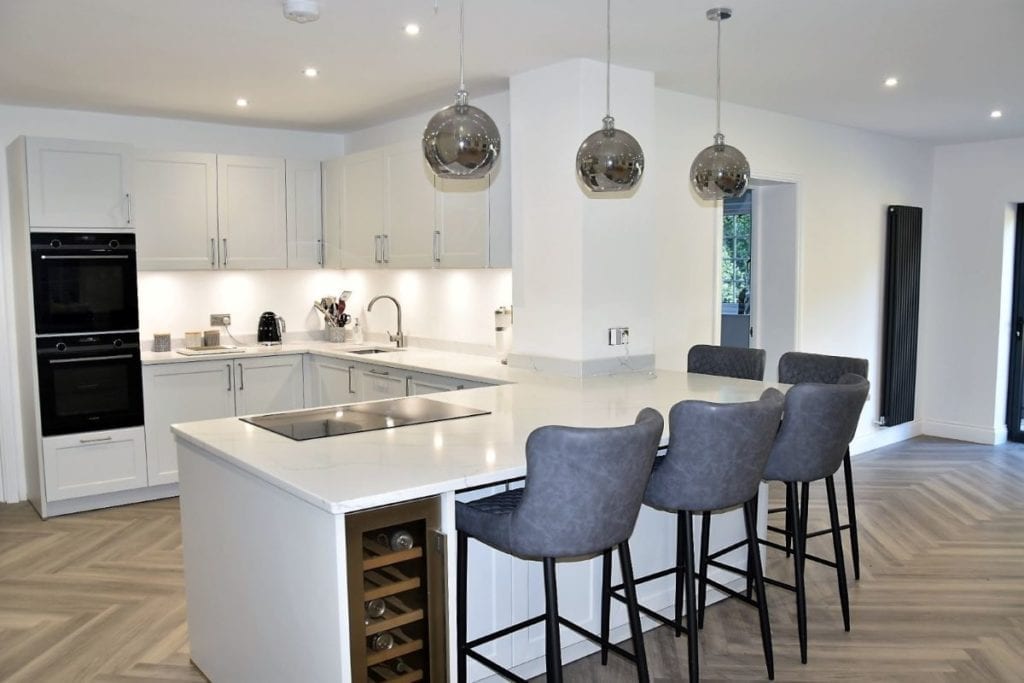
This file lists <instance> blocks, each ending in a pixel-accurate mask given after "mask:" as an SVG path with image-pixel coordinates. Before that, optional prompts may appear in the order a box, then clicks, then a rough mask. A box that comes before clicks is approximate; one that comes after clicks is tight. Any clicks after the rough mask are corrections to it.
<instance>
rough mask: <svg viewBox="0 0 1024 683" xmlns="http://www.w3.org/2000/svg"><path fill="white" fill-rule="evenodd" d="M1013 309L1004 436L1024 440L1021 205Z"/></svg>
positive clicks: (1023, 223) (1023, 228)
mask: <svg viewBox="0 0 1024 683" xmlns="http://www.w3.org/2000/svg"><path fill="white" fill-rule="evenodd" d="M1012 305H1013V310H1012V311H1011V313H1010V320H1011V321H1012V329H1011V331H1010V377H1009V386H1008V387H1007V391H1006V438H1008V439H1009V440H1010V441H1016V442H1018V443H1022V442H1024V412H1022V411H1024V204H1018V205H1017V228H1016V239H1015V240H1014V247H1013V304H1012Z"/></svg>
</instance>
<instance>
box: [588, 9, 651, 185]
mask: <svg viewBox="0 0 1024 683" xmlns="http://www.w3.org/2000/svg"><path fill="white" fill-rule="evenodd" d="M607 33H608V49H607V65H606V69H607V70H606V73H605V116H604V127H602V128H601V129H600V130H597V131H594V132H593V133H591V134H590V135H588V136H587V138H586V139H585V140H584V141H583V144H581V145H580V149H579V151H578V152H576V174H577V175H578V176H579V179H580V181H581V182H582V183H583V184H584V185H585V186H586V187H587V189H588V190H590V191H591V192H628V191H629V190H632V189H633V188H634V187H636V184H637V183H639V182H640V176H641V175H643V172H644V151H643V150H642V149H641V148H640V143H639V142H637V141H636V138H634V137H633V136H632V135H630V134H629V133H627V132H626V131H624V130H616V128H615V119H614V118H612V114H611V97H612V96H611V91H612V0H608V23H607Z"/></svg>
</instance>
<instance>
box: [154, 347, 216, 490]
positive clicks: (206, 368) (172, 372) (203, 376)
mask: <svg viewBox="0 0 1024 683" xmlns="http://www.w3.org/2000/svg"><path fill="white" fill-rule="evenodd" d="M233 377H234V363H233V362H232V361H196V362H185V363H168V364H166V365H146V366H144V367H143V368H142V391H143V401H144V406H145V417H146V457H147V467H148V472H149V475H148V477H149V485H150V486H157V485H158V484H170V483H174V482H176V481H178V449H177V446H176V445H175V443H174V435H173V434H171V425H172V424H175V423H178V422H193V421H196V420H212V419H215V418H219V417H230V416H232V415H234V414H235V391H234V381H233Z"/></svg>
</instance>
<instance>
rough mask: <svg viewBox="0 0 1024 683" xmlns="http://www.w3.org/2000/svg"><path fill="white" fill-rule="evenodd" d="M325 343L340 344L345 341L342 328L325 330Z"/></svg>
mask: <svg viewBox="0 0 1024 683" xmlns="http://www.w3.org/2000/svg"><path fill="white" fill-rule="evenodd" d="M327 341H329V342H335V343H337V344H340V343H341V342H343V341H345V328H344V327H328V328H327Z"/></svg>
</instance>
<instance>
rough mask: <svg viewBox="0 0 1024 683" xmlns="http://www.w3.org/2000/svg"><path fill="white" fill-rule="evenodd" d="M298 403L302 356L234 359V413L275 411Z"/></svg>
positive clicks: (245, 413) (300, 400)
mask: <svg viewBox="0 0 1024 683" xmlns="http://www.w3.org/2000/svg"><path fill="white" fill-rule="evenodd" d="M301 407H302V356H267V357H264V358H251V359H245V360H236V361H235V413H236V414H238V415H253V414H256V413H276V412H280V411H282V410H295V409H297V408H301Z"/></svg>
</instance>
